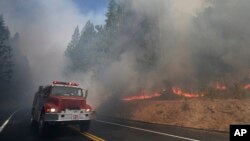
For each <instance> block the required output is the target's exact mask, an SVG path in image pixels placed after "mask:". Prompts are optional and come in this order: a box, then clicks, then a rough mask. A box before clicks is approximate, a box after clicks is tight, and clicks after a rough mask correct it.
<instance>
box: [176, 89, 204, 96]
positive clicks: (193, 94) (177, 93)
mask: <svg viewBox="0 0 250 141" xmlns="http://www.w3.org/2000/svg"><path fill="white" fill-rule="evenodd" d="M172 91H173V93H174V94H176V95H179V96H183V97H187V98H197V97H201V96H203V94H198V93H187V92H183V90H182V89H181V88H178V87H172Z"/></svg>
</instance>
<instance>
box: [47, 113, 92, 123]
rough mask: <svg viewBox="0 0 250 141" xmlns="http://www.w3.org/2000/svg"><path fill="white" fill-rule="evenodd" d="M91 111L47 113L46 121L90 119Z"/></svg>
mask: <svg viewBox="0 0 250 141" xmlns="http://www.w3.org/2000/svg"><path fill="white" fill-rule="evenodd" d="M90 119H91V113H80V114H73V113H71V114H69V113H46V114H45V117H44V121H46V122H72V121H75V122H78V121H79V122H80V121H84V120H90Z"/></svg>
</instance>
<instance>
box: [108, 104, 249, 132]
mask: <svg viewBox="0 0 250 141" xmlns="http://www.w3.org/2000/svg"><path fill="white" fill-rule="evenodd" d="M112 113H113V114H114V113H115V116H117V117H121V118H127V119H133V120H139V121H145V122H152V123H161V124H169V125H178V126H184V127H192V128H199V129H209V130H218V131H229V125H230V124H244V123H250V100H249V99H247V100H235V99H233V100H230V99H227V100H205V99H188V100H165V101H155V100H154V101H153V100H145V101H135V102H127V103H123V104H122V105H121V106H120V107H117V108H116V110H115V111H112Z"/></svg>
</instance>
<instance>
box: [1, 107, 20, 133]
mask: <svg viewBox="0 0 250 141" xmlns="http://www.w3.org/2000/svg"><path fill="white" fill-rule="evenodd" d="M18 110H19V109H17V110H16V111H14V112H13V113H12V114H11V115H10V117H9V118H8V119H7V120H6V121H5V122H4V123H3V125H2V126H1V127H0V133H1V132H2V131H3V129H4V127H5V126H6V125H7V124H8V122H9V121H10V119H11V118H12V117H13V116H14V114H15V113H16V112H17V111H18Z"/></svg>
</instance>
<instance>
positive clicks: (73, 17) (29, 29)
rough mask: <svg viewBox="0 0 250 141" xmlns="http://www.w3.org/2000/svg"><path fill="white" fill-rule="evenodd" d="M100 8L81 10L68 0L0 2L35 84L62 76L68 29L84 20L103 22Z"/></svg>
mask: <svg viewBox="0 0 250 141" xmlns="http://www.w3.org/2000/svg"><path fill="white" fill-rule="evenodd" d="M104 12H105V11H104V10H103V11H101V12H100V13H94V12H89V13H85V14H82V13H80V11H79V10H78V8H77V7H76V5H75V4H74V3H73V2H72V1H68V0H53V1H50V0H42V1H40V0H27V1H26V0H25V1H24V0H21V1H20V0H3V1H1V2H0V13H2V14H3V15H4V18H5V21H6V25H8V27H9V29H10V31H11V33H12V34H13V33H15V32H18V33H19V34H20V38H21V50H22V52H23V53H24V55H25V56H27V58H28V62H29V65H30V69H31V73H32V77H33V79H34V83H35V85H36V86H38V85H42V84H48V83H50V82H51V81H52V80H65V78H64V77H63V74H62V72H63V69H64V66H65V64H66V62H67V60H65V58H64V51H65V49H66V47H67V44H68V42H69V41H70V39H71V34H72V31H73V30H74V28H75V27H76V26H77V25H79V26H82V25H83V24H84V23H86V21H87V20H93V22H95V24H103V22H104V16H105V15H104ZM24 81H25V80H24Z"/></svg>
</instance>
